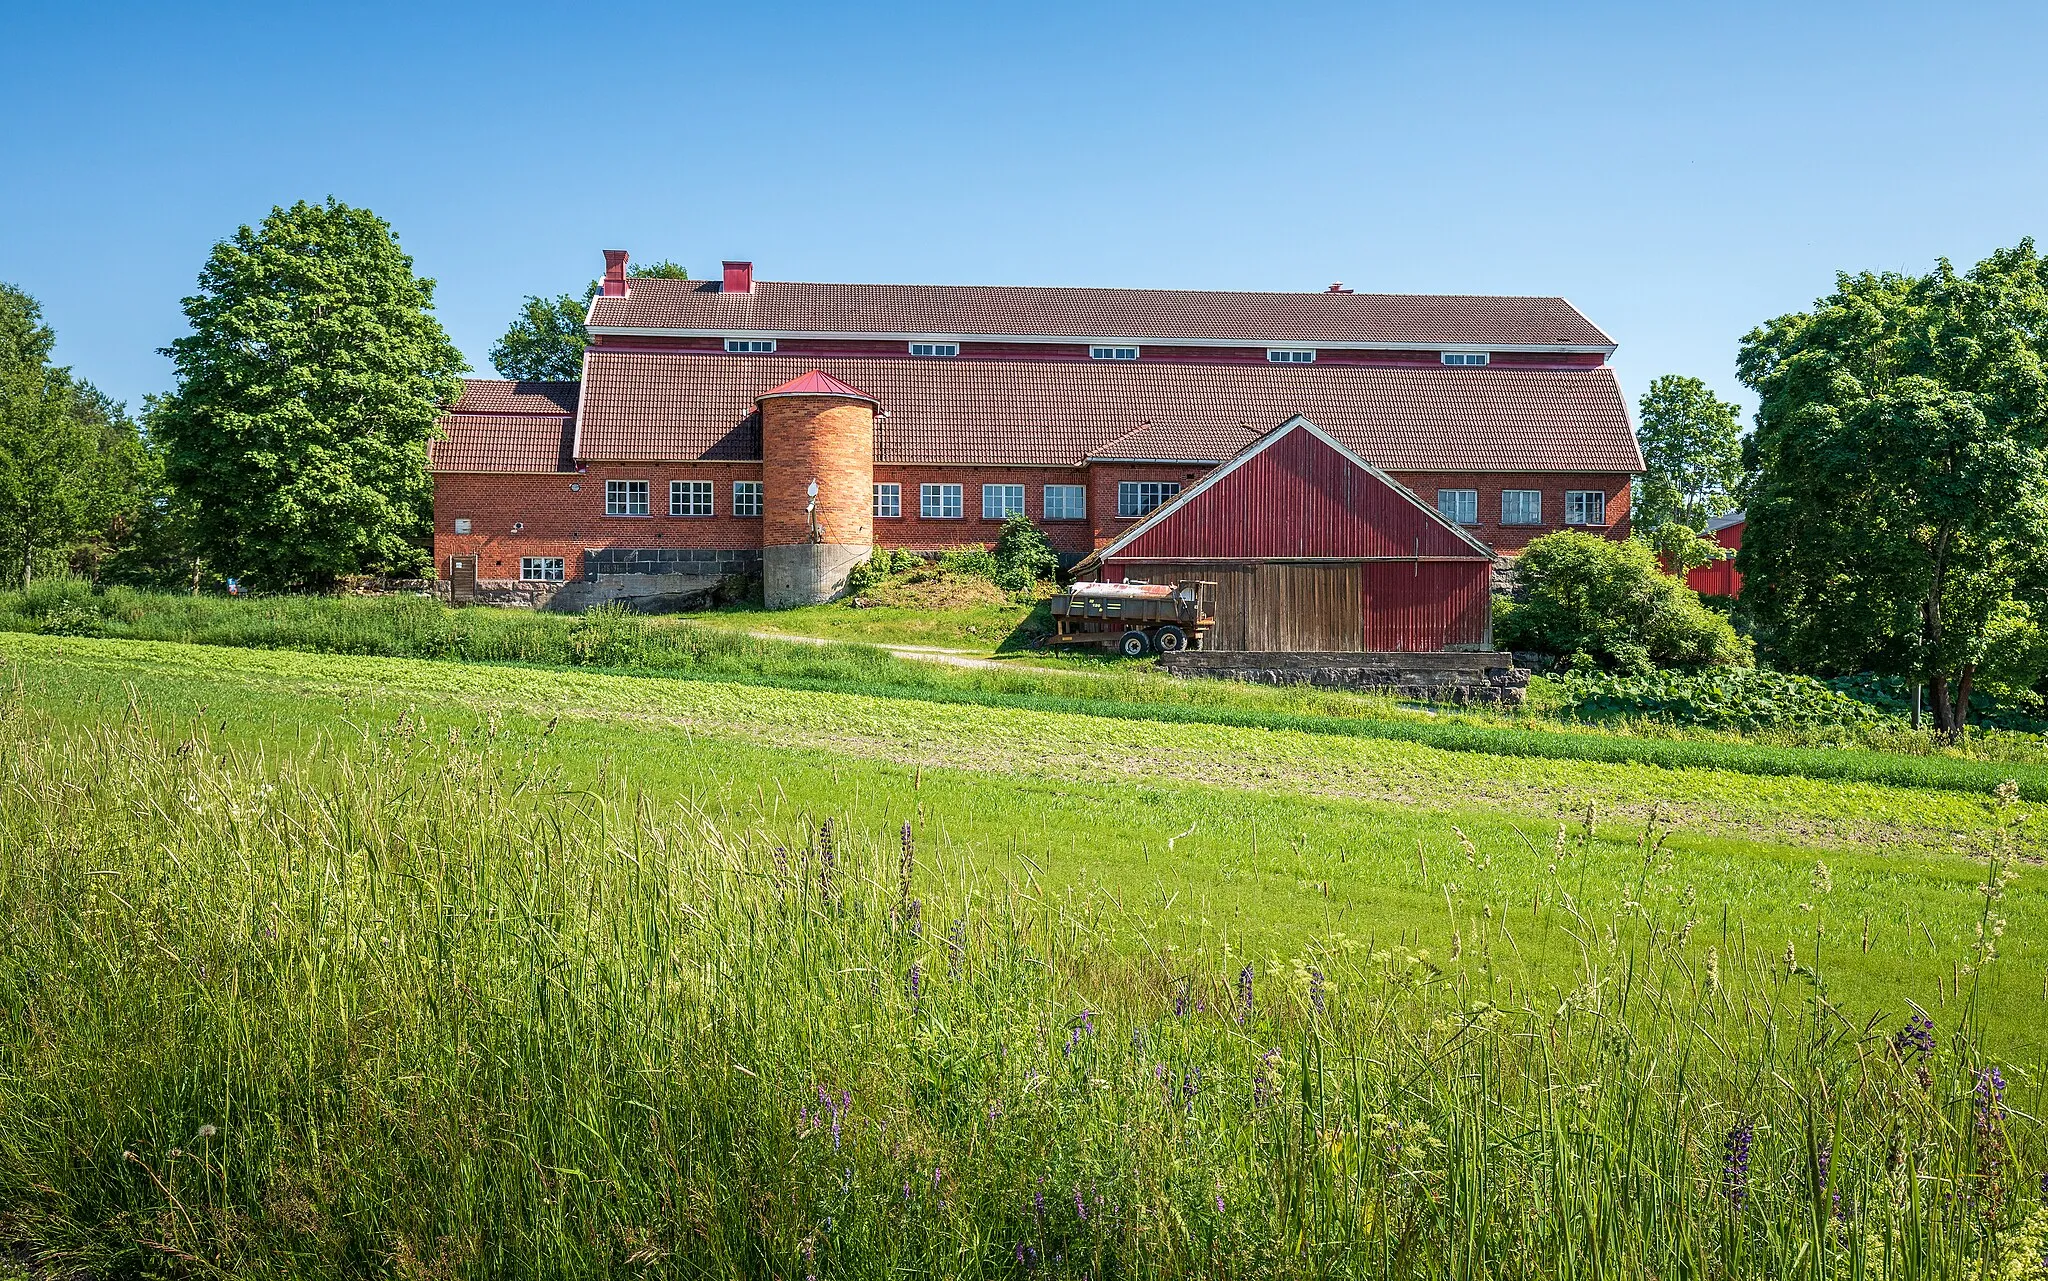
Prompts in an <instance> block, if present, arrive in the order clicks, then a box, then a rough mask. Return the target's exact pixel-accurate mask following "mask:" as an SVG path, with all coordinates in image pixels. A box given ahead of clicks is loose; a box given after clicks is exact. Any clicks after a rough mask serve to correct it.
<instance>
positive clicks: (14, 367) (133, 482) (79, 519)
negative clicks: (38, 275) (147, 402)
mask: <svg viewBox="0 0 2048 1281" xmlns="http://www.w3.org/2000/svg"><path fill="white" fill-rule="evenodd" d="M55 346H56V334H55V332H54V331H53V330H52V329H51V328H50V327H49V326H48V325H46V324H44V323H43V319H42V308H41V306H40V305H39V304H38V303H37V302H36V300H35V299H33V298H31V297H29V296H28V295H27V294H26V293H23V292H22V291H21V290H19V289H16V288H14V287H13V286H11V285H5V284H0V549H4V555H5V564H6V574H7V577H8V579H10V580H12V581H15V582H18V583H19V584H20V585H21V586H23V587H26V586H28V584H29V582H30V581H31V580H32V579H33V578H34V576H35V573H36V566H37V565H38V564H39V563H44V564H55V565H57V566H58V567H60V568H61V567H62V565H63V561H64V560H66V559H69V558H71V556H72V554H73V553H74V552H77V551H80V550H81V549H83V552H84V556H85V559H86V561H87V563H88V568H90V567H93V566H96V564H97V561H98V559H99V556H100V555H102V554H104V551H105V550H106V549H107V548H108V546H109V545H110V544H111V543H113V542H114V541H116V540H118V538H119V537H120V534H121V532H122V528H123V522H124V520H125V519H126V518H127V517H129V516H130V515H131V514H132V510H133V508H134V506H135V504H136V503H137V502H138V501H139V497H138V494H139V475H140V470H141V464H142V449H141V441H140V439H139V437H138V436H137V434H136V430H135V424H134V423H133V421H131V420H130V419H129V417H128V415H127V413H126V411H125V410H124V409H123V407H122V406H121V405H120V404H119V403H117V402H115V401H112V400H110V399H108V398H107V397H106V396H105V395H103V394H101V392H100V391H99V390H98V389H97V388H95V387H94V386H93V385H92V384H91V383H88V382H84V381H82V380H79V379H76V378H74V377H72V374H71V371H70V370H69V369H66V368H63V367H62V366H59V365H56V364H53V363H52V362H51V354H52V352H53V351H54V349H55Z"/></svg>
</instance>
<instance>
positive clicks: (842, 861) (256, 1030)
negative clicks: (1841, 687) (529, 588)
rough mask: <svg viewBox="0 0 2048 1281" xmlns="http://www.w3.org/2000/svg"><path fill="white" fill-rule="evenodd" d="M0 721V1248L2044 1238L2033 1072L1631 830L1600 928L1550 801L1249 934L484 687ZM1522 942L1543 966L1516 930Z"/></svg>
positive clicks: (945, 1267) (822, 1265)
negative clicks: (629, 767)
mask: <svg viewBox="0 0 2048 1281" xmlns="http://www.w3.org/2000/svg"><path fill="white" fill-rule="evenodd" d="M0 710H4V711H5V715H4V716H0V922H4V925H0V929H4V931H5V939H6V946H5V948H4V949H0V1117H4V1118H6V1121H5V1123H4V1124H0V1244H6V1245H11V1246H13V1247H14V1248H16V1249H17V1250H18V1251H20V1252H23V1253H24V1254H25V1255H26V1256H27V1257H30V1258H32V1259H33V1260H35V1261H36V1262H38V1263H40V1264H42V1265H45V1266H48V1267H50V1268H52V1269H53V1270H55V1269H84V1270H87V1271H93V1272H101V1273H106V1274H122V1275H131V1274H132V1275H140V1274H144V1273H149V1274H171V1275H193V1276H201V1275H206V1276H211V1275H219V1274H221V1273H230V1274H233V1275H238V1276H249V1275H274V1276H334V1275H345V1274H353V1273H361V1272H369V1271H377V1272H388V1273H390V1274H393V1275H398V1276H418V1277H428V1276H432V1277H469V1276H477V1277H482V1276H491V1277H500V1276H517V1277H568V1276H604V1275H636V1276H637V1275H653V1276H720V1277H723V1276H749V1277H818V1278H830V1277H853V1278H863V1279H866V1278H875V1277H882V1276H893V1275H904V1276H930V1277H939V1276H944V1277H1025V1276H1057V1277H1082V1276H1087V1277H1109V1276H1119V1277H1166V1276H1184V1275H1190V1274H1195V1275H1206V1276H1231V1277H1236V1276H1271V1277H1298V1276H1347V1277H1348V1276H1365V1275H1370V1276H1389V1277H1432V1278H1434V1277H1447V1276H1448V1277H1461V1278H1476V1277H1556V1276H1571V1277H1616V1278H1621V1277H1627V1278H1640V1277H1646V1276H1658V1277H1667V1278H1668V1277H1701V1278H1704V1277H1751V1276H1753V1277H1795V1278H1809V1277H1811V1278H1820V1277H1824V1276H1843V1277H1880V1276H1881V1277H1887V1278H1919V1277H1928V1278H1934V1277H1941V1278H1949V1277H1953V1278H1962V1277H1985V1276H1997V1277H2022V1276H2028V1275H2033V1273H2031V1272H2030V1271H2028V1269H2032V1268H2035V1267H2037V1266H2038V1265H2039V1264H2040V1263H2041V1261H2042V1260H2041V1257H2040V1256H2041V1251H2042V1249H2043V1247H2044V1245H2048V1210H2044V1209H2043V1208H2042V1207H2041V1204H2040V1202H2041V1196H2042V1193H2043V1191H2044V1189H2043V1188H2042V1187H2041V1186H2040V1185H2039V1179H2040V1177H2041V1172H2042V1169H2043V1163H2044V1162H2043V1158H2044V1152H2043V1135H2042V1133H2041V1130H2040V1127H2039V1126H2038V1124H2037V1123H2036V1122H2035V1121H2034V1120H2033V1119H2032V1118H2033V1117H2035V1116H2038V1115H2040V1107H2041V1085H2040V1081H2041V1078H2040V1076H2039V1073H2038V1066H2039V1065H2034V1064H2024V1065H2021V1064H2001V1063H1996V1062H1993V1061H1991V1060H1989V1059H1987V1058H1986V1057H1985V1055H1984V1053H1983V1051H1982V1050H1981V1048H1980V1044H1979V1041H1978V1039H1977V1038H1976V1036H1975V1034H1974V1031H1973V1027H1972V1020H1971V1018H1970V1017H1969V1015H1968V1014H1967V1013H1963V1014H1960V1015H1958V1016H1957V1018H1956V1021H1955V1022H1954V1024H1953V1025H1952V1026H1940V1027H1935V1028H1933V1029H1932V1030H1931V1032H1928V1031H1925V1030H1923V1028H1922V1027H1921V1026H1919V1025H1915V1026H1912V1027H1908V1026H1907V1025H1906V1024H1905V1019H1906V1018H1907V1016H1908V1015H1909V1014H1910V1013H1911V1011H1910V1010H1907V1009H1900V1010H1898V1011H1895V1012H1893V1016H1892V1017H1891V1018H1890V1019H1889V1020H1884V1021H1873V1022H1872V1023H1870V1024H1868V1025H1860V1024H1854V1023H1852V1022H1850V1021H1848V1020H1847V1019H1846V1017H1845V1016H1844V1015H1843V1014H1842V1012H1841V1011H1840V1010H1838V1009H1837V1008H1836V1007H1835V1006H1834V1005H1833V1004H1832V1003H1831V1002H1830V1000H1829V998H1828V987H1829V982H1830V975H1831V973H1832V972H1833V969H1834V967H1835V966H1836V965H1842V964H1850V963H1853V958H1854V949H1853V946H1852V945H1849V944H1829V943H1828V942H1827V941H1826V940H1827V936H1826V935H1825V933H1824V930H1823V929H1819V928H1817V929H1816V933H1815V937H1814V940H1813V945H1812V947H1811V948H1805V947H1802V948H1800V949H1796V950H1795V952H1794V954H1793V955H1792V956H1790V957H1787V956H1784V955H1782V954H1778V955H1773V954H1764V953H1760V952H1755V951H1751V950H1750V949H1748V948H1747V946H1746V945H1745V943H1744V941H1743V939H1744V932H1743V931H1742V929H1741V927H1740V926H1741V923H1740V922H1739V921H1737V922H1734V923H1732V924H1724V925H1722V926H1720V927H1718V928H1719V930H1720V937H1719V939H1718V941H1717V942H1716V944H1715V949H1714V951H1713V952H1712V953H1710V960H1709V961H1708V963H1707V964H1706V965H1705V966H1693V965H1689V964H1688V963H1687V962H1686V960H1685V952H1684V951H1683V950H1682V949H1683V948H1685V947H1686V946H1687V945H1688V944H1689V943H1690V942H1691V941H1692V940H1691V939H1690V936H1691V935H1692V934H1694V933H1695V932H1696V931H1697V930H1699V929H1701V928H1702V926H1701V923H1700V922H1699V921H1697V920H1696V919H1694V915H1693V913H1692V911H1691V903H1690V900H1689V897H1688V895H1687V894H1685V893H1684V892H1681V891H1677V890H1669V889H1661V888H1659V882H1660V880H1661V879H1663V878H1662V876H1661V875H1660V868H1659V861H1660V859H1661V849H1660V846H1659V844H1658V843H1657V842H1656V841H1655V840H1654V839H1651V838H1647V837H1646V839H1645V841H1644V843H1643V847H1642V855H1643V874H1642V878H1641V888H1640V891H1639V892H1638V893H1637V894H1635V895H1634V896H1633V898H1632V901H1631V904H1630V906H1629V907H1628V908H1627V909H1626V910H1625V911H1624V912H1623V913H1622V914H1621V915H1620V916H1619V917H1618V918H1616V919H1614V920H1612V921H1605V920H1588V919H1585V918H1584V917H1583V916H1581V915H1580V914H1579V912H1578V911H1577V909H1576V907H1575V904H1574V900H1573V898H1572V896H1571V894H1570V892H1569V890H1568V889H1567V888H1566V887H1568V886H1569V885H1570V884H1571V880H1572V877H1571V867H1572V864H1573V861H1574V860H1575V859H1578V858H1583V857H1584V851H1583V850H1582V849H1581V848H1579V847H1577V846H1575V845H1574V844H1573V843H1572V842H1571V841H1569V840H1566V839H1564V838H1560V841H1559V846H1558V849H1557V850H1556V857H1557V859H1558V861H1559V863H1560V865H1561V869H1562V870H1561V874H1560V876H1559V877H1558V880H1557V888H1556V890H1555V892H1554V893H1552V894H1548V895H1546V896H1544V897H1543V898H1541V899H1539V900H1538V901H1535V902H1532V904H1531V909H1530V912H1529V914H1528V916H1527V917H1526V918H1522V919H1517V920H1514V921H1509V920H1507V919H1505V918H1504V917H1503V918H1498V919H1497V918H1496V917H1495V916H1494V914H1493V913H1492V912H1491V911H1490V910H1488V911H1486V912H1484V913H1470V914H1463V913H1461V912H1460V910H1459V907H1458V904H1457V900H1456V898H1455V896H1453V897H1452V898H1449V899H1447V908H1446V910H1447V911H1448V912H1450V913H1451V914H1452V915H1453V917H1454V919H1455V920H1456V933H1455V935H1454V939H1455V941H1454V943H1453V945H1452V947H1451V949H1450V950H1449V951H1448V952H1447V953H1442V954H1438V955H1434V956H1432V955H1428V954H1426V953H1423V952H1420V951H1418V950H1415V949H1413V948H1412V947H1411V946H1409V945H1407V944H1405V943H1404V941H1403V940H1402V939H1400V938H1397V937H1376V936H1373V935H1371V934H1368V937H1366V938H1354V937H1344V936H1333V937H1330V938H1327V939H1324V940H1323V941H1321V942H1320V943H1318V944H1317V945H1315V946H1313V947H1310V948H1307V949H1305V950H1304V951H1303V952H1302V953H1301V954H1299V955H1295V956H1248V955H1244V954H1241V953H1240V952H1238V951H1237V950H1236V949H1235V948H1234V947H1233V945H1232V940H1231V939H1230V938H1229V937H1228V936H1225V935H1220V934H1211V933H1194V934H1181V933H1179V932H1177V931H1175V930H1173V929H1170V928H1166V927H1162V926H1161V925H1160V924H1159V923H1157V922H1155V921H1153V920H1151V919H1148V918H1146V917H1145V916H1144V915H1143V914H1141V913H1135V912H1131V911H1127V910H1125V909H1124V908H1123V907H1121V906H1120V905H1119V904H1118V903H1117V902H1115V901H1113V900H1112V899H1110V898H1108V897H1107V896H1105V895H1103V894H1101V893H1100V892H1098V891H1095V890H1092V889H1091V888H1090V887H1088V886H1086V885H1082V886H1074V887H1059V886H1050V885H1045V884H1041V883H1039V882H1038V881H1037V880H1036V879H1035V877H1033V876H1032V875H1031V874H1030V873H1029V867H1030V864H1029V862H1028V860H1023V861H1020V862H1019V864H1018V866H1019V868H1020V869H1022V870H1021V871H1020V873H1019V874H1018V876H1017V877H1015V878H1013V879H1012V880H1010V882H1009V883H1008V884H1007V887H1006V888H1004V889H1002V890H1000V891H993V892H992V891H988V890H982V891H972V890H967V889H963V888H962V887H964V886H968V885H974V884H981V885H987V884H990V883H991V879H992V878H991V877H990V876H989V875H987V874H986V873H988V872H989V871H990V870H991V869H985V868H984V869H968V868H963V867H959V866H954V865H951V864H950V863H949V862H948V861H947V860H946V859H945V858H943V857H939V856H936V855H935V854H934V852H933V851H931V850H928V849H927V848H925V842H924V836H925V833H924V830H923V826H922V823H923V820H922V816H921V815H920V814H919V813H918V812H917V811H916V810H915V809H912V810H910V811H908V812H906V813H904V814H903V815H902V816H901V819H902V826H901V827H900V828H897V827H895V826H891V827H890V828H888V829H886V830H881V831H873V830H869V831H852V830H848V826H847V824H846V822H845V820H844V818H843V816H839V815H836V814H834V813H832V812H829V811H823V812H794V811H792V810H791V809H790V808H789V807H787V806H786V805H784V804H782V803H781V802H780V801H779V800H778V799H777V796H778V793H777V792H776V790H775V788H774V787H773V786H772V780H764V787H763V789H762V793H761V800H760V802H759V805H758V807H757V808H756V810H755V812H754V813H753V814H752V815H751V817H747V818H731V817H728V818H727V819H726V820H724V821H723V822H714V821H712V820H711V819H710V818H708V817H707V816H706V815H705V814H703V813H701V812H698V811H695V810H692V809H689V808H687V807H677V806H673V805H669V804H666V803H664V802H663V801H661V800H660V799H658V798H655V797H649V796H645V795H641V794H638V793H636V792H635V791H634V790H633V789H632V787H631V785H630V780H624V779H613V780H610V781H608V782H605V783H603V784H601V785H600V786H597V787H594V788H593V787H569V786H566V785H565V784H564V783H563V782H562V780H561V778H560V777H559V775H557V774H555V773H554V772H552V771H551V769H550V768H549V767H547V766H545V765H544V764H543V763H542V762H543V760H544V753H543V752H542V750H541V744H540V742H539V740H538V739H534V738H521V737H519V736H516V735H512V734H509V733H506V732H504V731H502V730H500V729H498V728H496V727H494V726H491V725H488V724H487V725H482V726H478V727H476V728H475V729H474V730H472V731H471V732H468V733H457V732H449V733H447V734H445V735H441V734H435V735H428V734H425V733H422V732H421V729H420V727H419V725H418V723H417V722H414V721H412V720H411V719H410V718H407V719H405V720H401V721H399V722H398V723H397V724H395V725H388V726H384V727H380V728H377V729H375V730H366V731H364V732H363V733H362V734H361V736H360V737H347V738H321V739H319V740H318V741H313V740H309V741H307V742H305V743H303V744H301V745H300V748H299V750H298V751H297V752H295V753H293V754H291V755H288V756H286V757H284V758H283V759H276V758H270V759H266V758H264V757H263V756H260V755H255V754H250V753H247V752H240V751H236V750H233V749H229V748H225V747H223V746H221V745H220V744H218V743H216V742H214V741H211V740H210V739H209V738H208V737H207V736H206V735H205V734H204V733H203V732H199V731H193V732H189V733H188V731H186V730H184V729H182V728H180V729H173V728H172V727H170V726H157V725H152V724H150V723H148V721H147V720H146V718H145V716H144V714H143V713H141V712H140V711H138V710H134V709H132V708H131V710H130V712H129V714H128V715H127V716H126V717H125V718H122V720H121V723H118V724H110V725H106V726H103V727H98V728H93V729H66V728H63V727H61V726H59V725H57V724H55V723H53V722H50V721H47V720H44V719H41V718H40V717H39V716H38V714H36V713H34V712H33V711H31V710H29V709H28V708H27V707H26V706H25V705H24V704H23V703H22V701H21V700H20V699H19V697H18V696H17V697H16V698H15V700H14V701H13V702H12V703H9V704H7V705H6V706H5V707H4V709H0ZM316 761H317V762H318V768H317V769H315V768H313V767H312V764H311V763H312V762H316ZM1022 853H1024V854H1026V855H1028V853H1029V851H1023V852H1022ZM2005 866H2006V864H2005V862H2004V861H2003V860H2002V859H2001V858H1994V859H1993V860H1992V864H1991V871H1990V873H1989V875H1988V877H1987V882H1986V889H1985V896H1984V906H1983V917H1984V921H1985V924H1986V927H1987V929H1986V933H1985V942H1984V943H1982V944H1980V945H1979V947H1978V948H1977V949H1975V950H1974V951H1973V952H1972V954H1971V956H1969V957H1968V958H1966V959H1967V960H1968V962H1969V963H1970V964H1971V965H1973V966H1976V967H1979V968H1980V969H1981V968H1982V967H1984V966H1987V965H1996V964H1998V963H1999V962H1998V960H1997V958H1996V957H1995V940H1996V937H1997V921H1998V913H1999V903H1998V894H1999V891H2000V888H2001V886H2002V883H2003V879H2002V878H2003V869H2004V868H2005ZM970 872H972V873H974V874H973V875H969V874H968V873H970ZM1816 875H1817V876H1824V875H1825V874H1824V872H1819V871H1817V873H1816ZM995 883H1001V882H1000V879H999V878H997V879H996V881H995ZM1817 897H1822V896H1820V895H1817ZM1543 934H1551V935H1558V934H1561V935H1563V936H1565V937H1568V938H1571V939H1575V940H1576V941H1577V943H1578V945H1579V947H1580V953H1581V957H1582V961H1581V965H1580V967H1579V972H1578V973H1577V974H1576V975H1575V976H1574V977H1573V978H1572V979H1571V980H1569V981H1568V982H1566V983H1564V984H1561V985H1558V984H1549V983H1539V982H1532V981H1531V979H1530V978H1529V977H1528V975H1527V974H1526V973H1525V971H1524V970H1523V968H1522V967H1521V965H1520V963H1519V960H1518V951H1519V944H1518V941H1517V935H1521V936H1523V937H1525V938H1528V937H1535V936H1537V935H1543ZM1110 940H1115V941H1117V942H1118V943H1119V946H1115V947H1109V946H1105V943H1106V942H1108V941H1110ZM1966 987H1967V983H1966ZM1952 1008H1961V1007H1952ZM1994 1071H1997V1072H1999V1073H2001V1075H2000V1076H1999V1077H1997V1078H1994V1077H1993V1076H1991V1075H1990V1074H1991V1073H1992V1072H1994ZM1995 1080H1998V1081H2003V1082H2005V1084H2004V1085H2003V1086H1999V1085H1996V1084H1994V1081H1995Z"/></svg>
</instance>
